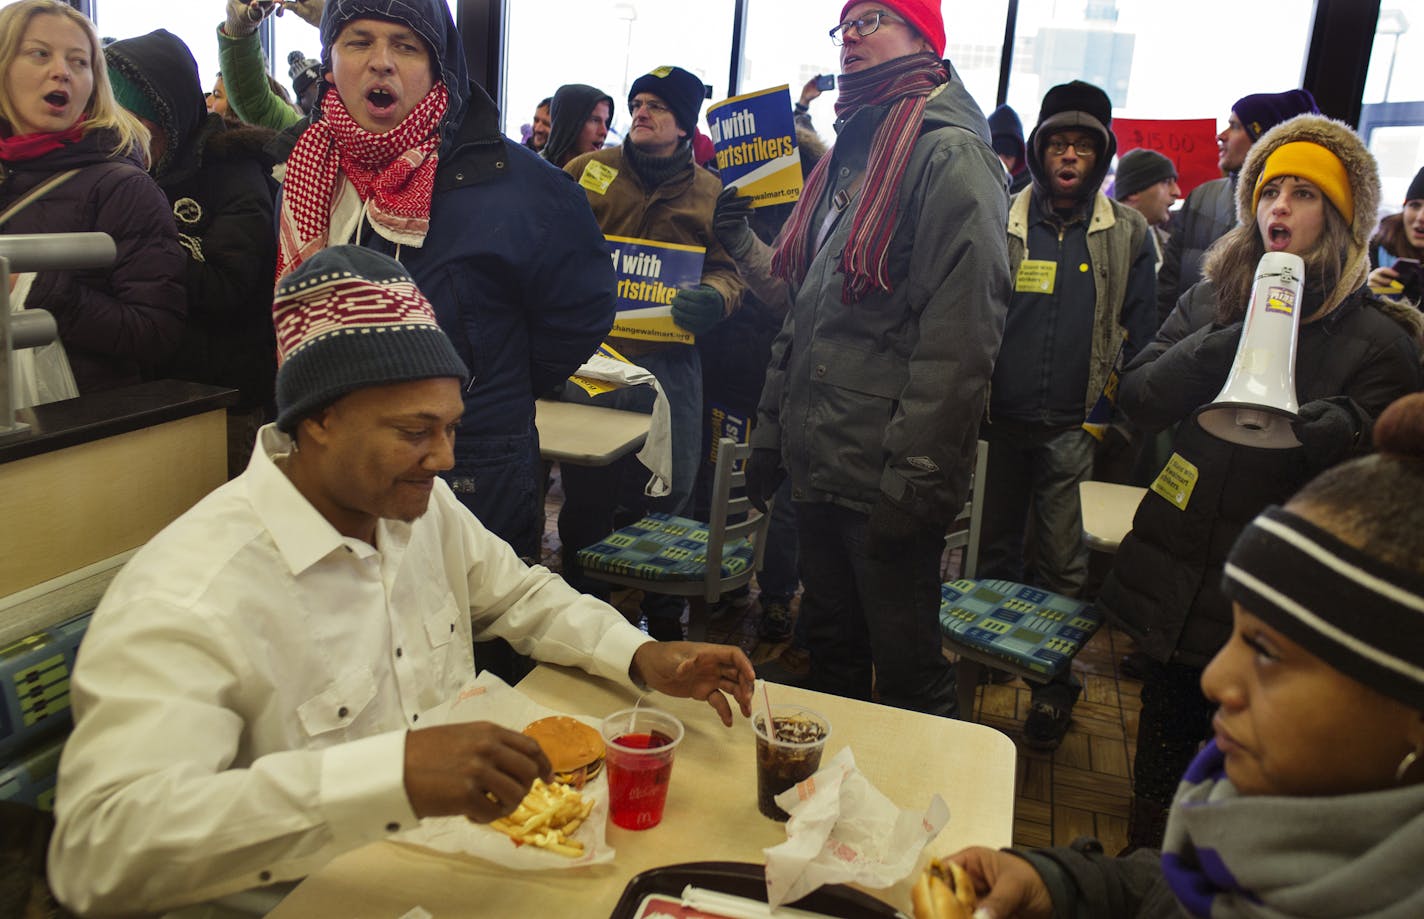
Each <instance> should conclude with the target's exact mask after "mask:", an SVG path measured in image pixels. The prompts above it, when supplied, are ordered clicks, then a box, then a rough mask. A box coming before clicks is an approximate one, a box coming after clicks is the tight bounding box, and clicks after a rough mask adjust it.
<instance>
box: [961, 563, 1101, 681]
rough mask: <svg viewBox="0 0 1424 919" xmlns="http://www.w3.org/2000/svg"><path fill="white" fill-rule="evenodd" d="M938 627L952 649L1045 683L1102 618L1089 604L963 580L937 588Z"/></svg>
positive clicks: (1013, 586) (1008, 585)
mask: <svg viewBox="0 0 1424 919" xmlns="http://www.w3.org/2000/svg"><path fill="white" fill-rule="evenodd" d="M939 624H940V628H941V629H942V630H943V631H944V636H945V638H946V639H948V640H949V641H950V643H951V645H953V644H960V645H966V646H968V647H970V648H973V649H975V650H976V651H979V652H980V653H982V654H987V655H990V656H993V657H996V658H998V659H1000V660H1003V661H1006V662H1007V663H1010V664H1014V665H1016V666H1018V667H1020V668H1023V669H1025V670H1029V671H1031V672H1033V673H1036V674H1039V675H1040V676H1042V677H1043V678H1044V679H1049V678H1052V677H1053V676H1056V675H1057V674H1058V673H1059V671H1061V670H1063V668H1065V667H1067V666H1068V663H1069V662H1070V661H1071V660H1073V655H1075V654H1077V653H1078V651H1079V649H1081V648H1082V647H1083V645H1085V644H1087V643H1088V639H1090V638H1092V637H1093V633H1094V632H1096V631H1097V630H1098V626H1099V625H1100V624H1102V614H1101V613H1099V612H1098V611H1097V609H1095V608H1094V607H1093V605H1092V604H1091V603H1088V602H1086V601H1083V600H1074V599H1071V598H1069V597H1065V596H1063V595H1061V594H1055V593H1050V592H1049V591H1046V590H1042V589H1040V588H1038V587H1031V586H1029V585H1027V584H1017V583H1015V582H1013V581H996V580H989V579H985V580H973V579H969V578H964V579H961V580H958V581H953V582H951V583H949V584H943V585H941V586H940V601H939ZM951 650H952V648H951Z"/></svg>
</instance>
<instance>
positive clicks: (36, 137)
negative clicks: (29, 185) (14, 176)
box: [0, 115, 89, 163]
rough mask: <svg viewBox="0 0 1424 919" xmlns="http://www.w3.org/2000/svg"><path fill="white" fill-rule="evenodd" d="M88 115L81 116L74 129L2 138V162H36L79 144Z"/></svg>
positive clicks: (0, 150) (0, 158)
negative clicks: (69, 146)
mask: <svg viewBox="0 0 1424 919" xmlns="http://www.w3.org/2000/svg"><path fill="white" fill-rule="evenodd" d="M88 120H89V116H88V115H81V116H79V120H78V121H76V122H75V123H74V126H73V127H70V128H67V129H65V130H63V131H50V132H47V133H42V134H16V135H14V136H12V137H4V138H0V160H3V161H4V162H6V163H23V162H25V161H27V160H36V159H39V158H40V157H42V156H44V155H45V154H46V153H53V152H54V151H56V150H58V149H59V148H61V147H66V146H68V145H69V144H73V143H77V142H78V141H79V139H80V138H81V137H83V136H84V122H85V121H88Z"/></svg>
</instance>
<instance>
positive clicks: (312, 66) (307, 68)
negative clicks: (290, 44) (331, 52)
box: [287, 51, 321, 99]
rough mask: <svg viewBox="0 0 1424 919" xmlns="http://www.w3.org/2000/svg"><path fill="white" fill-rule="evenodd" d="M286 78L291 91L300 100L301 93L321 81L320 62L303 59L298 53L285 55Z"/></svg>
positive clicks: (307, 58)
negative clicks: (290, 84)
mask: <svg viewBox="0 0 1424 919" xmlns="http://www.w3.org/2000/svg"><path fill="white" fill-rule="evenodd" d="M287 78H288V79H289V80H291V81H292V89H293V90H294V91H295V92H296V94H297V98H298V99H300V98H301V97H302V93H305V92H306V91H307V90H308V89H310V88H311V85H312V84H313V83H315V82H316V81H317V80H320V79H321V61H318V60H316V59H315V58H310V57H305V56H303V55H302V53H301V52H300V51H293V52H292V53H291V54H288V55H287Z"/></svg>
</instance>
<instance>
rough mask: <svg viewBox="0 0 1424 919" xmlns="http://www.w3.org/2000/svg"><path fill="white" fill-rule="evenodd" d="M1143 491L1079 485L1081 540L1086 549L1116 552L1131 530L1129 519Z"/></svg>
mask: <svg viewBox="0 0 1424 919" xmlns="http://www.w3.org/2000/svg"><path fill="white" fill-rule="evenodd" d="M1145 494H1147V489H1145V488H1138V487H1137V486H1135V485H1114V484H1113V483H1111V482H1079V483H1078V500H1079V502H1080V503H1081V504H1082V506H1083V541H1084V542H1085V543H1087V544H1088V548H1089V549H1097V550H1098V551H1099V552H1116V551H1117V547H1118V546H1120V545H1122V540H1123V538H1124V537H1126V536H1127V534H1128V533H1129V532H1131V531H1132V518H1133V516H1134V515H1135V514H1136V513H1137V505H1139V504H1141V503H1142V497H1143V495H1145Z"/></svg>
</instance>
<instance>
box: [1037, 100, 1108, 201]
mask: <svg viewBox="0 0 1424 919" xmlns="http://www.w3.org/2000/svg"><path fill="white" fill-rule="evenodd" d="M1111 124H1112V100H1111V99H1109V98H1108V94H1107V93H1105V92H1103V91H1102V90H1101V89H1099V88H1098V87H1096V86H1094V85H1093V84H1091V83H1084V82H1083V81H1082V80H1074V81H1072V82H1071V83H1060V84H1058V85H1057V86H1055V87H1053V88H1052V89H1050V90H1049V91H1048V92H1047V93H1046V94H1045V95H1044V97H1043V104H1042V105H1041V106H1040V107H1039V110H1038V124H1037V125H1036V126H1035V127H1034V129H1033V132H1032V133H1031V134H1029V136H1028V148H1029V157H1028V168H1029V171H1030V172H1031V173H1032V174H1033V180H1034V182H1035V183H1036V184H1037V185H1038V186H1039V187H1040V188H1045V189H1046V188H1050V187H1051V182H1050V181H1049V178H1048V175H1047V174H1046V170H1045V169H1044V162H1043V147H1044V145H1045V144H1046V143H1047V142H1048V138H1049V137H1050V136H1051V135H1052V134H1053V133H1054V132H1056V131H1064V130H1069V129H1073V128H1076V129H1078V130H1080V131H1092V132H1093V133H1095V134H1097V135H1098V141H1099V149H1098V156H1097V160H1096V162H1094V163H1093V169H1092V172H1090V173H1089V174H1088V176H1087V181H1085V182H1084V183H1083V187H1084V191H1085V192H1087V191H1089V190H1091V191H1096V190H1097V189H1098V187H1099V186H1101V185H1102V184H1103V179H1104V177H1106V176H1107V174H1108V164H1109V163H1111V162H1112V158H1113V157H1114V156H1115V155H1116V154H1117V137H1116V136H1115V135H1114V134H1113V132H1112V131H1110V130H1108V127H1109V125H1111Z"/></svg>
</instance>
